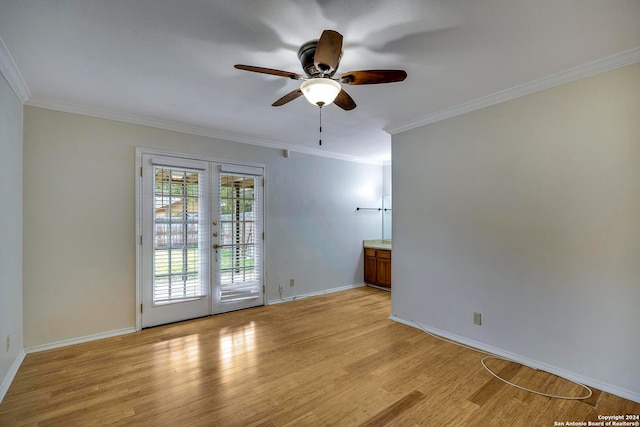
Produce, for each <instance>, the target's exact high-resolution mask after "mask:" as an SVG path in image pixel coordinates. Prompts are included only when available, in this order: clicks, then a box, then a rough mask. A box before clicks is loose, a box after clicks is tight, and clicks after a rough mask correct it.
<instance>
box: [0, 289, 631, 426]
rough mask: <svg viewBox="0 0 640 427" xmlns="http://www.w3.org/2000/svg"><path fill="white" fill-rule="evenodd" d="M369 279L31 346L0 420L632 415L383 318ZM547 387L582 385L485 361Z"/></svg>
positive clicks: (394, 421)
mask: <svg viewBox="0 0 640 427" xmlns="http://www.w3.org/2000/svg"><path fill="white" fill-rule="evenodd" d="M389 311H390V299H389V293H388V292H385V291H381V290H378V289H373V288H370V287H366V288H357V289H352V290H349V291H344V292H339V293H334V294H328V295H324V296H318V297H313V298H307V299H303V300H299V301H294V302H289V303H285V304H278V305H273V306H268V307H259V308H255V309H248V310H243V311H238V312H234V313H227V314H223V315H218V316H212V317H208V318H202V319H197V320H192V321H188V322H182V323H177V324H173V325H167V326H161V327H157V328H152V329H147V330H143V331H141V332H138V333H135V334H130V335H124V336H120V337H115V338H108V339H104V340H100V341H94V342H90V343H86V344H79V345H74V346H70V347H66V348H62V349H56V350H49V351H45V352H41V353H34V354H29V355H27V357H26V358H25V360H24V362H23V364H22V366H21V367H20V370H19V372H18V374H17V376H16V378H15V380H14V382H13V384H12V385H11V388H10V389H9V391H8V393H7V395H6V397H5V399H4V401H3V402H2V404H0V425H2V426H21V425H42V426H49V425H60V426H72V425H78V426H95V425H135V426H147V425H149V426H199V425H203V426H236V425H237V426H285V425H287V426H304V425H311V426H316V425H326V426H358V425H371V426H381V425H397V426H412V425H421V426H449V425H451V426H503V425H504V426H506V425H508V426H554V422H566V421H588V420H592V421H596V420H597V416H598V415H599V414H601V415H624V414H640V404H637V403H634V402H631V401H628V400H624V399H621V398H618V397H616V396H613V395H610V394H608V393H604V392H602V393H601V392H599V391H595V394H594V396H593V397H592V398H590V399H589V400H588V401H567V400H555V399H550V398H546V397H542V396H538V395H534V394H530V393H527V392H524V391H521V390H518V389H516V388H513V387H510V386H508V385H506V384H504V383H502V382H500V381H499V380H497V379H494V378H493V377H492V376H491V375H490V374H489V373H487V372H486V371H485V370H484V369H483V368H482V367H481V365H480V358H481V356H480V355H479V354H478V353H475V352H473V351H471V350H466V349H463V348H460V347H457V346H455V345H452V344H448V343H445V342H443V341H440V340H438V339H436V338H433V337H430V336H429V335H427V334H425V333H423V332H421V331H420V330H418V329H415V328H411V327H409V326H406V325H403V324H400V323H396V322H393V321H391V320H389V319H388V316H389ZM490 363H491V367H492V368H493V369H494V370H496V371H499V372H501V373H502V375H504V376H505V377H508V378H511V379H512V381H514V382H517V383H519V384H521V385H525V386H528V387H534V388H539V389H542V390H547V391H550V392H553V393H581V392H582V390H581V389H579V388H577V386H574V385H571V384H570V383H568V382H566V381H564V380H561V379H559V378H557V377H554V376H551V375H549V374H546V373H544V372H536V371H533V370H531V369H529V368H524V367H521V366H519V365H516V364H513V363H508V362H502V361H491V362H490Z"/></svg>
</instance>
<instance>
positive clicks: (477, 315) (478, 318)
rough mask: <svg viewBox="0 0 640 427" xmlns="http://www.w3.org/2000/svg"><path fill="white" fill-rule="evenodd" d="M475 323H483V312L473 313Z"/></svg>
mask: <svg viewBox="0 0 640 427" xmlns="http://www.w3.org/2000/svg"><path fill="white" fill-rule="evenodd" d="M473 324H474V325H482V313H473Z"/></svg>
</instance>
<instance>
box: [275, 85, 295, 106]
mask: <svg viewBox="0 0 640 427" xmlns="http://www.w3.org/2000/svg"><path fill="white" fill-rule="evenodd" d="M299 96H302V91H301V90H300V89H296V90H294V91H292V92H289V93H288V94H286V95H285V96H283V97H282V98H280V99H278V100H277V101H276V102H274V103H273V104H271V106H272V107H279V106H281V105H284V104H286V103H287V102H289V101H293V100H294V99H296V98H298V97H299Z"/></svg>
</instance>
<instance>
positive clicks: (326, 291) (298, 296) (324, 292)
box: [267, 283, 365, 305]
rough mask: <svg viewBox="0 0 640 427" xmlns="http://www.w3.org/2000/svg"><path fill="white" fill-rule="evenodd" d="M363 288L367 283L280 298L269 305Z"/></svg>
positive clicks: (269, 302) (271, 301)
mask: <svg viewBox="0 0 640 427" xmlns="http://www.w3.org/2000/svg"><path fill="white" fill-rule="evenodd" d="M363 286H365V283H356V284H353V285H347V286H339V287H336V288H330V289H324V290H322V291H317V292H309V293H308V294H300V295H294V296H290V297H285V298H282V299H280V298H278V299H274V300H269V301H267V305H273V304H282V303H283V302H290V301H295V300H299V299H302V298H309V297H315V296H318V295H325V294H331V293H333V292H340V291H346V290H348V289H355V288H361V287H363Z"/></svg>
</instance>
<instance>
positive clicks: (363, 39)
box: [0, 0, 640, 162]
mask: <svg viewBox="0 0 640 427" xmlns="http://www.w3.org/2000/svg"><path fill="white" fill-rule="evenodd" d="M324 29H334V30H336V31H338V32H340V33H341V34H342V35H343V36H344V46H343V49H344V53H343V57H342V61H341V63H340V67H339V70H338V73H342V72H346V71H350V70H360V69H385V68H391V69H396V68H400V69H405V70H406V71H407V73H408V77H407V79H406V80H405V81H404V82H402V83H392V84H385V85H369V86H348V87H346V88H345V89H346V90H347V91H348V92H349V94H350V95H351V96H352V97H353V98H354V100H355V101H356V103H357V104H358V107H357V108H356V109H355V110H353V111H343V110H341V109H340V108H338V107H336V106H334V105H332V106H327V107H325V108H323V145H322V147H319V146H318V109H317V107H315V106H312V105H311V104H309V103H307V102H306V101H305V100H304V98H299V99H297V100H295V101H292V102H291V103H289V104H286V105H285V106H282V107H271V103H272V102H273V101H275V100H276V99H278V98H279V97H281V96H282V95H284V94H286V93H288V92H290V91H292V90H293V89H295V88H296V86H297V84H298V83H299V82H296V81H294V80H290V79H286V78H280V77H274V76H268V75H263V74H256V73H249V72H246V71H240V70H236V69H234V68H233V65H234V64H238V63H241V64H250V65H256V66H261V67H269V68H276V69H281V70H288V71H294V72H296V73H301V74H302V70H301V67H300V63H299V62H298V58H297V55H296V53H297V50H298V47H299V46H300V45H301V44H303V43H304V42H306V41H308V40H311V39H314V38H318V37H319V36H320V34H321V32H322V30H324ZM0 38H1V39H2V40H3V41H4V43H5V49H6V51H7V52H8V53H9V55H10V57H12V58H13V61H14V62H15V66H16V68H17V70H18V72H19V75H21V76H22V79H23V80H24V82H25V83H26V87H27V88H28V91H27V95H26V97H27V99H26V100H25V103H27V104H30V105H40V106H47V107H51V108H58V109H61V110H67V111H76V112H86V113H88V114H94V115H97V116H106V117H114V118H121V119H123V120H128V121H131V122H140V123H146V124H157V125H158V126H160V127H167V128H173V129H184V130H186V131H191V132H194V133H200V134H206V135H212V136H219V137H223V138H225V139H230V140H234V141H245V142H250V143H258V144H261V143H264V144H266V145H270V146H276V147H282V148H289V149H292V150H299V151H304V152H315V153H324V154H327V155H337V156H347V157H355V158H360V159H367V160H369V161H373V162H380V161H382V160H384V159H389V158H390V151H391V142H390V141H391V137H390V135H389V133H387V132H385V129H387V130H389V129H400V128H402V127H403V126H405V125H406V124H411V123H419V122H420V120H422V119H423V118H425V117H432V116H434V115H437V114H438V112H440V111H443V110H445V111H446V110H447V109H451V108H452V107H454V106H457V105H461V104H465V103H469V102H470V101H473V100H477V99H479V98H483V97H487V96H489V95H491V94H495V93H498V92H500V91H504V90H505V89H509V88H514V87H517V86H520V85H524V84H527V83H529V82H532V81H536V80H539V79H543V78H546V77H548V76H553V75H557V74H558V73H561V72H563V71H565V70H568V69H572V68H574V67H579V66H582V65H583V64H588V63H592V62H593V61H597V60H600V59H602V58H606V57H609V56H611V55H617V54H620V53H621V52H625V51H629V50H635V51H636V52H637V49H638V47H639V46H640V1H638V0H607V1H602V0H560V1H559V0H536V1H525V0H351V1H344V0H277V1H259V0H253V1H249V0H227V1H222V0H217V1H216V0H181V1H175V0H135V1H131V0H0ZM4 62H5V64H6V63H7V61H6V59H5V61H4Z"/></svg>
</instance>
